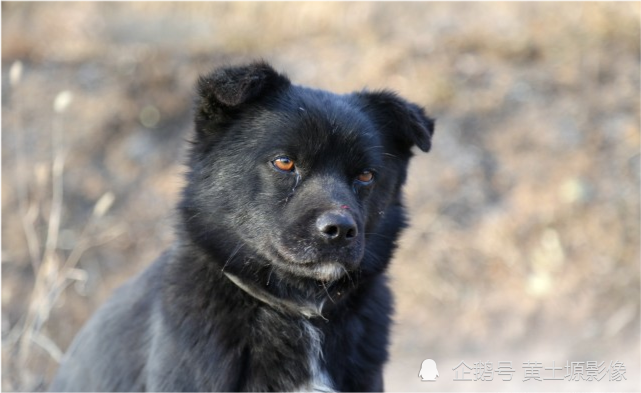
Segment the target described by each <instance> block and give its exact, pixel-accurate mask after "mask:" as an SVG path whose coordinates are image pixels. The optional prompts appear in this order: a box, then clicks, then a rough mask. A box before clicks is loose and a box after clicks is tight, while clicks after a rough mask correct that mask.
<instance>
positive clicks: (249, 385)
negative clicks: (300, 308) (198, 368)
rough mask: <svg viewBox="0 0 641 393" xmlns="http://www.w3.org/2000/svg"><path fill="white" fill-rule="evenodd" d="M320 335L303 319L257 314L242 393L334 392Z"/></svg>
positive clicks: (317, 330) (321, 334) (265, 313)
mask: <svg viewBox="0 0 641 393" xmlns="http://www.w3.org/2000/svg"><path fill="white" fill-rule="evenodd" d="M323 339H324V337H323V333H322V332H321V331H320V329H318V328H317V327H315V326H314V325H313V323H312V322H310V321H309V320H308V319H307V318H305V317H302V316H300V317H283V315H282V314H280V313H274V312H271V311H266V312H264V313H261V315H259V318H257V324H256V325H255V326H253V328H252V337H251V338H250V340H249V342H248V352H249V356H250V360H249V362H248V363H247V364H248V366H249V369H248V370H245V373H246V375H247V376H248V377H249V378H247V380H246V386H244V387H243V388H242V390H276V391H321V392H322V391H335V387H334V383H333V381H332V378H331V376H330V375H329V373H328V372H327V370H326V368H325V366H324V360H323V350H322V344H323Z"/></svg>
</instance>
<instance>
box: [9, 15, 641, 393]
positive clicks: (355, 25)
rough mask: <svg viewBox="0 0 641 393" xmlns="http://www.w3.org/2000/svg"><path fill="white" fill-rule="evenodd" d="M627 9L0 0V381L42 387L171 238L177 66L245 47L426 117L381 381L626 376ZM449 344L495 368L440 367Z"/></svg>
mask: <svg viewBox="0 0 641 393" xmlns="http://www.w3.org/2000/svg"><path fill="white" fill-rule="evenodd" d="M639 7H640V6H639V3H614V2H613V3H595V2H591V3H574V2H572V3H548V2H545V3H458V2H457V3H402V4H401V3H366V2H361V3H146V2H141V3H103V2H99V3H13V2H3V3H2V389H3V390H5V391H6V390H13V391H39V390H43V389H45V388H46V386H47V384H48V383H49V381H50V380H51V377H52V375H53V373H54V372H55V370H56V368H57V364H58V361H59V359H60V356H61V355H62V353H63V352H64V351H65V350H66V348H67V346H68V345H69V343H70V342H71V340H72V338H73V337H74V335H75V333H76V332H77V331H78V329H79V328H80V327H81V326H82V324H83V323H84V322H85V321H86V320H87V318H88V317H89V316H90V315H91V313H92V312H93V311H94V310H95V309H96V308H97V307H98V306H99V305H100V304H101V303H102V302H103V301H104V300H105V299H106V298H107V297H108V296H109V294H110V293H111V291H112V290H113V289H114V288H115V287H117V286H119V285H121V284H122V283H123V281H124V280H126V279H127V278H128V277H130V276H132V275H134V274H135V273H137V272H139V271H141V270H142V269H144V268H145V266H147V265H148V264H149V263H151V262H152V261H153V260H154V259H155V258H156V257H157V256H158V255H159V254H160V253H161V252H162V251H163V249H165V248H166V247H167V245H168V244H169V243H170V242H171V240H172V238H173V233H172V227H171V225H172V222H173V219H174V218H173V216H174V212H173V207H174V205H175V203H176V201H177V198H178V194H179V191H180V188H181V186H182V185H183V180H182V174H183V172H184V170H185V169H184V167H183V166H182V162H184V158H185V151H186V143H185V141H186V140H187V139H188V138H189V136H190V132H191V130H192V123H191V106H192V99H193V93H194V89H193V87H194V83H195V81H196V78H197V76H198V75H199V74H202V73H205V72H208V71H210V70H211V69H212V68H214V67H216V66H220V65H223V64H238V63H242V62H246V61H250V60H254V59H258V58H262V59H265V60H268V61H270V62H271V63H272V64H273V65H274V66H275V67H276V68H277V69H279V70H282V71H284V72H285V73H287V74H288V75H289V76H290V78H291V79H292V80H293V81H294V82H295V83H298V84H305V85H311V86H314V87H318V88H322V89H327V90H332V91H335V92H339V93H342V92H350V91H353V90H359V89H361V88H363V87H367V88H370V89H378V88H390V89H393V90H395V91H397V92H398V93H399V94H401V95H402V96H404V97H406V98H408V99H410V100H412V101H415V102H417V103H419V104H421V105H423V106H425V107H426V108H427V111H428V113H429V114H430V115H432V116H434V117H436V118H437V129H436V134H435V139H434V144H433V149H432V151H431V152H430V153H429V154H417V155H416V157H415V159H414V161H413V162H412V165H411V169H410V175H409V178H408V184H407V187H406V190H405V191H406V203H407V206H408V210H409V212H410V217H411V226H410V228H409V229H408V230H407V231H406V232H405V233H404V235H403V237H402V239H401V246H400V249H399V250H398V252H397V254H396V257H395V259H394V261H393V265H392V268H391V276H392V283H393V290H394V292H395V293H396V305H397V307H396V309H397V310H396V316H395V326H394V329H393V344H392V347H391V359H390V362H389V363H388V365H387V368H386V388H387V390H392V391H394V390H403V391H428V390H439V391H478V390H493V391H496V390H509V391H560V390H563V391H578V390H580V391H613V390H616V391H638V390H639V389H640V383H639V368H640V364H639V359H640V349H639V346H640V342H639V334H640V323H639V307H640V305H639V299H640V292H639V243H640V232H639V225H640V210H639V192H640V189H639V187H640V184H639V177H640V173H639V172H640V171H639V168H640V162H639V142H640V132H639V131H640V130H639V124H640V119H639V107H640V100H639V84H640V81H639V72H640V69H639V59H640V50H639V42H640V37H639V31H640V25H639V20H640V12H639ZM427 358H430V359H434V360H435V361H436V364H437V367H438V371H439V375H440V376H439V379H438V380H437V382H432V383H428V382H421V381H420V378H419V377H418V373H419V370H420V365H421V362H422V361H423V360H424V359H427ZM462 361H463V362H465V364H466V365H468V366H470V367H472V366H473V364H474V363H477V362H493V365H494V368H495V369H496V367H497V366H498V362H499V361H511V362H512V366H513V369H514V370H515V373H514V377H513V378H512V380H511V381H502V380H501V378H500V377H499V376H495V377H494V380H493V381H472V382H461V381H453V380H454V378H455V371H454V370H452V369H453V368H455V367H456V366H457V365H459V363H460V362H462ZM587 361H597V362H598V363H599V364H600V363H601V362H604V363H603V366H602V367H601V368H600V372H601V374H600V376H601V377H602V379H601V380H600V381H569V378H567V379H565V380H561V381H553V380H542V381H536V380H526V381H524V379H527V378H525V368H524V367H523V362H539V363H541V366H542V369H541V377H542V378H550V377H552V371H549V370H545V368H552V367H557V368H558V367H564V368H563V370H562V371H556V374H555V377H556V378H559V377H560V376H562V375H565V374H566V373H567V371H568V370H567V369H565V366H566V364H567V362H587ZM616 361H619V362H621V363H623V365H624V367H625V370H626V372H625V374H623V378H619V379H620V380H619V381H616V380H615V381H610V380H609V379H611V378H612V377H613V376H614V377H615V378H614V379H616V373H613V372H610V371H609V370H610V362H613V363H614V362H616ZM553 362H554V363H553ZM586 365H587V364H586V363H584V366H586ZM459 370H460V369H459ZM470 372H471V371H470ZM619 375H621V374H619ZM471 377H473V374H468V375H467V378H471Z"/></svg>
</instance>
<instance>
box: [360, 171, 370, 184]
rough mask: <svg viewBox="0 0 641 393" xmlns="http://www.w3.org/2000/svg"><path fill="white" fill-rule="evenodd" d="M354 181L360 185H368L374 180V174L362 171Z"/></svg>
mask: <svg viewBox="0 0 641 393" xmlns="http://www.w3.org/2000/svg"><path fill="white" fill-rule="evenodd" d="M356 180H358V181H359V182H361V183H369V182H371V181H372V180H374V174H373V173H372V172H371V171H363V172H361V174H360V175H358V176H357V177H356Z"/></svg>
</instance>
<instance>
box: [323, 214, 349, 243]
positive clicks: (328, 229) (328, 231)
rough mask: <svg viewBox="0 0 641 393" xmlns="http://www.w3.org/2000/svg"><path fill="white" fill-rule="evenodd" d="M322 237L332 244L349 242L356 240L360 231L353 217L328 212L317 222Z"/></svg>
mask: <svg viewBox="0 0 641 393" xmlns="http://www.w3.org/2000/svg"><path fill="white" fill-rule="evenodd" d="M316 228H317V229H318V232H319V233H320V235H321V237H322V238H323V239H325V240H326V241H330V242H341V241H343V242H349V241H351V240H353V239H354V238H356V235H358V229H357V228H356V222H355V221H354V218H352V216H351V215H349V214H347V213H343V212H326V213H323V214H321V215H320V217H318V219H317V220H316Z"/></svg>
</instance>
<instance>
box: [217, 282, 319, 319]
mask: <svg viewBox="0 0 641 393" xmlns="http://www.w3.org/2000/svg"><path fill="white" fill-rule="evenodd" d="M224 274H225V276H227V278H228V279H229V280H230V281H231V282H233V283H234V284H235V285H236V286H237V287H238V288H240V289H242V290H243V291H244V292H245V293H247V294H248V295H250V296H252V297H253V298H254V299H257V300H260V301H261V302H263V303H265V304H267V305H269V306H271V307H273V308H275V309H277V310H280V311H285V312H289V313H292V312H293V313H295V314H300V315H303V316H304V317H305V318H308V319H309V318H313V317H321V318H323V319H325V320H327V319H326V318H325V317H323V314H322V309H323V305H324V304H325V300H323V301H321V302H320V304H312V303H302V304H301V303H297V302H294V301H291V300H286V299H281V298H279V297H277V296H274V295H272V294H271V293H269V292H267V291H265V290H263V289H261V288H258V287H255V286H249V285H247V284H245V283H244V282H243V281H242V280H241V279H240V278H239V277H237V276H235V275H233V274H231V273H227V272H225V273H224Z"/></svg>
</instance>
